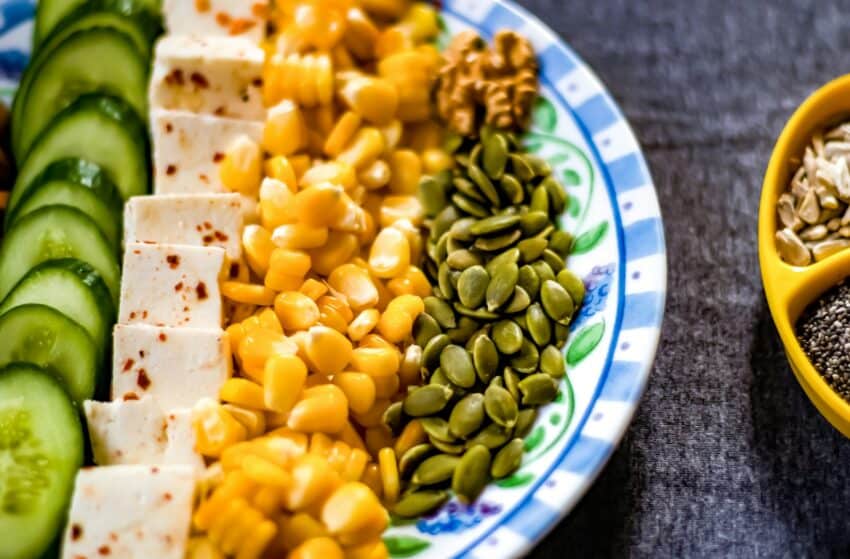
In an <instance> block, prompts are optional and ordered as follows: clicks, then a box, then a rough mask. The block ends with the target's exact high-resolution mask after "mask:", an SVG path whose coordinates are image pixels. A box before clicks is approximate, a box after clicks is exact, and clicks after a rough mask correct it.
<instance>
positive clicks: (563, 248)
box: [549, 230, 573, 258]
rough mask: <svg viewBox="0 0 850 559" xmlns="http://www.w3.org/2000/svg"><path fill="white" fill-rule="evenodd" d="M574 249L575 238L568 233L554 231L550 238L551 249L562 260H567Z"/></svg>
mask: <svg viewBox="0 0 850 559" xmlns="http://www.w3.org/2000/svg"><path fill="white" fill-rule="evenodd" d="M572 247H573V236H572V235H570V234H569V233H567V232H566V231H561V230H558V231H553V232H552V236H550V237H549V248H551V249H552V250H554V251H555V252H556V253H557V254H558V255H559V256H560V257H561V258H566V257H567V255H568V254H569V253H570V250H571V249H572Z"/></svg>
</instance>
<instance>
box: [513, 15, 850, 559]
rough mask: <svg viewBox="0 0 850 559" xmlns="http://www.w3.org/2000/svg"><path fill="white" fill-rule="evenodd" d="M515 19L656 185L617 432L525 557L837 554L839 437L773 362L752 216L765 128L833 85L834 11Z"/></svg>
mask: <svg viewBox="0 0 850 559" xmlns="http://www.w3.org/2000/svg"><path fill="white" fill-rule="evenodd" d="M520 3H521V4H523V5H525V6H526V7H527V8H529V9H530V10H531V11H532V12H534V13H536V14H537V15H538V16H540V17H541V19H543V20H545V21H546V22H547V23H548V24H549V25H550V26H551V27H552V28H553V29H554V30H555V31H556V32H558V33H559V34H560V35H561V36H562V37H564V38H565V39H566V40H567V41H568V42H569V43H570V45H572V46H573V48H575V50H576V51H577V52H578V53H579V54H580V55H581V56H582V57H583V58H584V60H585V61H586V62H587V63H588V64H589V65H590V66H592V67H593V68H594V69H595V71H596V72H597V73H598V75H599V76H600V77H601V78H602V80H603V81H604V82H605V84H606V85H607V86H608V88H609V89H610V91H611V93H612V94H613V95H614V97H615V98H616V99H617V100H618V101H619V103H620V106H621V107H622V108H623V110H624V112H625V113H626V116H627V117H628V118H629V120H630V121H631V123H632V125H633V127H634V129H635V132H636V133H637V136H638V138H639V139H640V141H641V143H642V145H643V147H644V151H645V153H646V156H647V158H648V161H649V165H650V167H651V170H652V173H653V176H654V179H655V183H656V185H657V188H658V195H659V199H660V203H661V210H662V213H663V215H664V221H665V233H666V236H667V247H668V258H669V270H670V271H669V283H668V291H669V295H668V298H667V312H666V317H665V324H664V331H663V335H662V342H661V346H660V348H659V353H658V358H657V360H656V365H655V369H654V372H653V374H652V376H651V378H650V382H649V387H648V390H647V393H646V396H645V397H644V399H643V401H642V403H641V406H640V408H639V410H638V413H637V415H636V417H635V420H634V423H633V424H632V426H631V428H630V429H629V431H628V433H627V435H626V437H625V439H624V440H623V442H622V444H621V445H620V448H619V450H618V451H617V452H616V453H615V454H614V456H613V458H612V460H611V461H610V463H609V464H608V466H607V467H606V468H605V470H604V471H603V473H602V474H601V475H600V477H599V478H598V479H597V481H596V483H595V484H594V486H593V487H592V488H591V490H590V491H589V493H588V494H587V495H586V496H585V497H584V498H583V499H582V501H581V502H580V503H579V505H578V506H577V507H576V509H575V510H574V511H573V512H572V513H571V514H570V515H569V516H568V517H567V518H566V519H565V520H564V521H563V522H562V523H561V524H560V525H559V526H558V527H557V528H555V529H554V530H553V531H552V533H551V534H550V535H549V536H548V537H547V538H546V540H545V541H544V542H543V543H542V544H541V545H539V546H538V547H537V548H536V549H535V551H534V553H533V556H534V557H542V558H550V557H551V558H554V557H729V556H732V557H833V556H839V557H847V556H848V555H850V468H848V464H850V441H847V440H845V439H844V438H842V437H841V435H839V434H838V432H837V431H835V430H833V429H832V427H830V426H829V425H828V424H827V423H826V421H825V420H823V419H822V418H821V417H820V415H819V414H818V413H817V411H816V410H815V409H814V407H813V406H812V405H811V404H810V403H809V401H808V400H807V399H806V397H805V395H804V394H803V391H802V390H801V389H800V388H799V386H798V385H797V382H796V381H795V380H794V377H793V375H792V373H791V371H790V369H789V367H788V364H787V362H786V361H785V360H784V356H783V354H782V350H781V345H780V344H779V340H778V337H777V335H776V331H775V330H774V327H773V324H772V322H771V319H770V314H769V312H768V309H767V303H766V302H765V299H764V294H763V292H762V289H761V283H760V277H759V267H758V257H757V248H756V218H757V212H758V198H759V193H760V188H761V180H762V177H763V174H764V170H765V167H766V165H767V160H768V158H769V155H770V152H771V149H772V146H773V143H774V141H775V139H776V137H777V136H778V134H779V132H780V131H781V129H782V127H783V125H784V123H785V121H786V120H787V119H788V117H789V116H790V115H791V113H792V112H793V110H794V109H795V108H796V107H797V105H799V103H801V102H802V101H803V100H804V99H805V98H806V96H807V95H808V94H809V93H811V92H812V91H813V90H814V89H816V88H817V87H818V86H819V85H821V84H823V83H825V82H826V81H828V80H829V79H831V78H833V77H835V76H838V75H840V74H843V73H845V72H848V71H850V14H848V8H850V2H847V1H837V0H818V1H817V2H814V1H811V0H796V1H792V0H786V1H772V2H764V1H756V0H744V1H741V0H689V1H685V0H658V1H648V0H595V1H592V2H565V1H563V0H520ZM847 101H848V109H850V99H848V100H847Z"/></svg>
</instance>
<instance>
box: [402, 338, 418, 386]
mask: <svg viewBox="0 0 850 559" xmlns="http://www.w3.org/2000/svg"><path fill="white" fill-rule="evenodd" d="M421 363H422V348H421V347H419V346H418V345H415V344H414V345H409V346H407V349H406V350H404V356H403V357H402V359H401V366H400V367H399V369H398V378H399V380H400V381H401V384H402V385H404V386H410V385H413V384H420V383H421V382H422V373H421V371H420V364H421Z"/></svg>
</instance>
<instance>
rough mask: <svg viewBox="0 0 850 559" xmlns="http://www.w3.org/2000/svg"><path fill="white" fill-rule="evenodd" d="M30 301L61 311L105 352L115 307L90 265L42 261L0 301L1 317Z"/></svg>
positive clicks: (63, 261) (76, 261)
mask: <svg viewBox="0 0 850 559" xmlns="http://www.w3.org/2000/svg"><path fill="white" fill-rule="evenodd" d="M27 304H39V305H47V306H48V307H52V308H54V309H56V310H57V311H59V312H61V313H62V314H64V315H65V316H67V317H68V318H70V319H71V320H73V321H74V322H76V323H77V324H79V325H80V326H82V327H83V329H85V331H86V332H88V334H89V336H91V338H92V340H94V342H95V344H96V345H97V347H98V350H99V352H100V354H101V355H104V354H105V351H106V349H107V346H108V344H109V339H110V332H111V330H112V323H113V322H114V321H115V307H114V306H113V304H112V297H110V295H109V290H108V289H107V288H106V284H104V283H103V280H102V279H100V275H99V274H98V273H97V272H96V271H95V270H94V268H92V267H91V266H90V265H89V264H87V263H85V262H83V261H81V260H77V259H75V258H63V259H61V260H49V261H47V262H43V263H41V264H39V265H38V266H36V267H35V268H33V269H32V270H30V271H29V272H28V273H27V275H26V276H24V279H22V280H21V281H19V282H18V284H17V285H15V287H14V288H13V289H12V291H11V292H10V293H9V294H8V295H7V296H6V298H5V299H3V302H2V303H0V316H2V315H3V314H4V313H6V312H8V311H9V310H11V309H14V308H15V307H20V306H21V305H27ZM3 339H4V338H3V337H2V336H0V340H3ZM0 345H2V344H0Z"/></svg>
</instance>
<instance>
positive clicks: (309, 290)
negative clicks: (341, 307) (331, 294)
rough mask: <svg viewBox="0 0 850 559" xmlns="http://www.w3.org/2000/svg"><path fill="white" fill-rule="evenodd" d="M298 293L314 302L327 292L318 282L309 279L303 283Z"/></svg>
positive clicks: (326, 288) (325, 286)
mask: <svg viewBox="0 0 850 559" xmlns="http://www.w3.org/2000/svg"><path fill="white" fill-rule="evenodd" d="M298 291H299V292H301V293H303V294H304V295H306V296H307V297H309V298H310V299H312V300H314V301H316V300H317V299H318V298H319V297H321V296H322V295H324V294H325V293H327V292H328V286H327V285H325V284H324V283H322V282H320V281H318V280H314V279H313V278H310V279H307V280H305V281H304V283H303V284H302V285H301V288H300V289H299V290H298Z"/></svg>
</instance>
